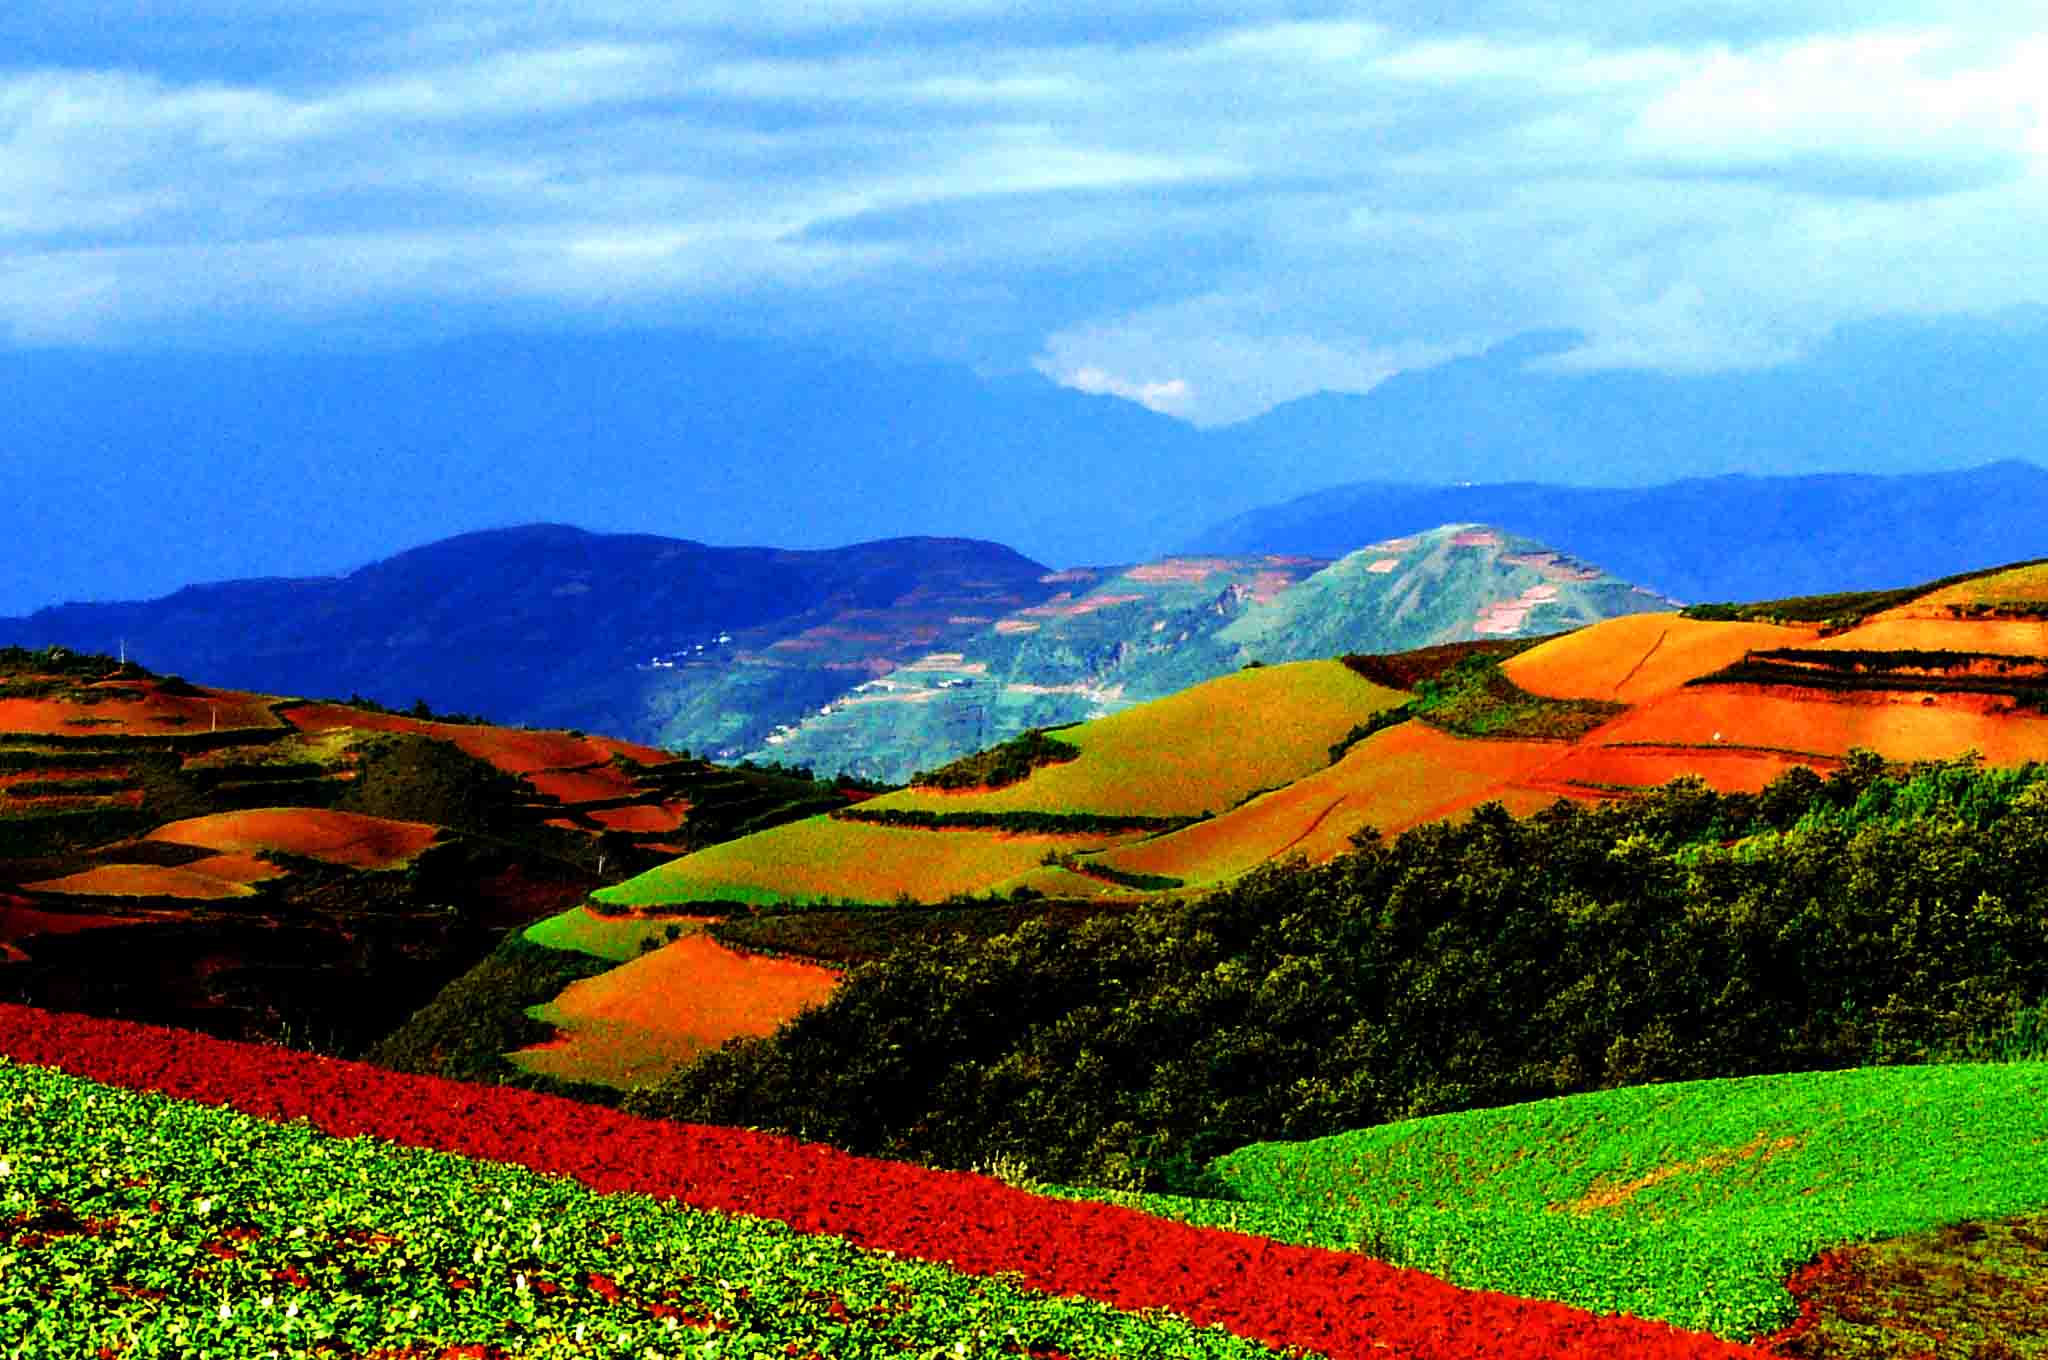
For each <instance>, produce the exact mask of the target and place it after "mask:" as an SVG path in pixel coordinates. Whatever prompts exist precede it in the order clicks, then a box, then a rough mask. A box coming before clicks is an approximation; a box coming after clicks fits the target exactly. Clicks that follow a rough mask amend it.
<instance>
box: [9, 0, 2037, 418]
mask: <svg viewBox="0 0 2048 1360" xmlns="http://www.w3.org/2000/svg"><path fill="white" fill-rule="evenodd" d="M250 11H251V6H249V5H247V4H246V3H244V2H243V0H126V3H121V4H104V3H93V2H92V0H13V3H11V4H9V5H8V6H6V7H5V9H4V11H0V347H4V346H15V347H50V346H78V347H118V348H138V347H140V348H147V347H150V346H160V345H166V344H175V345H188V346H190V345H198V346H214V345H223V344H226V345H236V346H253V347H257V348H270V347H277V348H294V347H296V348H304V347H309V346H324V345H333V344H337V343H339V344H362V343H372V344H393V343H396V344H405V343H409V342H412V341H415V340H421V339H428V338H433V337H437V336H446V335H451V334H461V333H468V332H477V331H491V330H495V329H506V328H518V329H533V328H540V329H548V328H566V329H589V328H592V327H596V328H629V327H644V326H685V327H693V328H702V329H709V330H713V331H721V332H726V333H731V334H738V335H748V336H757V337H761V336H765V337H792V338H801V339H803V340H806V341H816V342H822V343H824V344H827V345H830V346H836V347H839V348H842V349H845V350H849V351H853V352H858V353H863V354H869V355H876V356H882V357H899V358H906V359H933V358H936V359H940V360H944V361H947V362H953V363H959V364H964V365H970V366H973V367H975V368H977V369H979V370H981V371H984V372H988V373H1017V372H1028V371H1030V370H1031V369H1033V368H1036V369H1038V370H1039V371H1041V372H1043V373H1045V374H1046V375H1047V376H1049V377H1051V378H1053V379H1055V380H1056V381H1059V382H1062V383H1065V384H1067V385H1070V386H1074V387H1078V388H1082V389H1084V390H1089V391H1098V392H1108V393H1114V394H1118V395H1123V396H1127V397H1130V398H1132V399H1134V400H1139V401H1143V402H1145V403H1146V404H1148V405H1150V406H1152V407H1154V409H1157V410H1161V411H1165V412H1168V413H1171V414H1174V415H1177V416H1181V417H1183V418H1186V419H1189V420H1192V421H1195V422H1197V423H1203V424H1216V423H1223V422H1228V421H1233V420H1238V419H1242V418H1245V417H1247V416H1250V415H1253V414H1256V413H1257V412H1259V411H1261V410H1263V409H1265V408H1267V407H1269V406H1271V405H1272V404H1274V403H1276V402H1279V401H1283V400H1286V399H1289V398H1291V397H1295V396H1299V395H1302V394H1305V393H1308V392H1312V391H1316V390H1319V389H1335V390H1348V391H1363V390H1367V389H1369V388H1370V387H1371V386H1372V385H1373V384H1375V383H1376V382H1378V381H1380V380H1382V379H1383V378H1385V377H1386V376H1387V375H1389V374H1390V373H1393V372H1395V371H1398V370H1400V369H1402V368H1407V367H1415V366H1420V365H1427V364H1431V363H1434V362H1438V361H1440V360H1442V359H1444V358H1446V357H1450V356H1454V355H1460V354H1467V353H1472V352H1475V351H1476V350H1479V349H1481V348H1483V347H1485V346H1487V345H1489V344H1492V343H1496V342H1498V341H1500V340H1502V339H1504V338H1506V337H1508V336H1512V335H1515V334H1518V333H1521V332H1525V331H1529V330H1534V329H1542V328H1570V329H1574V330H1577V331H1579V332H1581V333H1582V334H1583V336H1584V340H1583V343H1582V344H1581V345H1580V346H1579V347H1578V348H1577V349H1575V350H1573V351H1572V352H1570V353H1568V354H1566V355H1564V356H1562V357H1560V358H1558V359H1556V360H1555V361H1554V362H1558V363H1561V364H1564V365H1567V366H1574V367H1582V368H1602V367H1648V368H1656V369H1660V370H1665V371H1676V372H1702V371H1714V370H1719V369H1727V368H1740V367H1745V366H1756V365H1765V364H1771V363H1778V362H1782V361H1784V360H1786V359H1788V358H1792V357H1795V356H1797V355H1799V354H1801V353H1803V352H1805V351H1806V350H1807V349H1808V348H1809V347H1810V346H1812V345H1814V344H1816V343H1817V342H1818V341H1819V340H1820V339H1821V338H1822V337H1825V336H1826V335H1827V334H1828V333H1829V331H1830V330H1831V329H1832V328H1834V327H1836V326H1837V325H1840V324H1842V323H1844V322H1853V321H1859V320H1867V319H1871V318H1880V317H1890V316H1906V315H1920V316H1925V315H1968V314H1977V313H1988V312H1992V311H1995V310H1997V309H2000V308H2003V307H2006V306H2009V305H2012V304H2016V303H2043V302H2048V123H2044V110H2048V93H2044V92H2048V33H2044V28H2048V26H2044V25H2043V24H2042V22H2041V11H2040V7H2039V5H2038V3H2037V0H2026V2H2025V3H1996V2H1995V0H1993V2H1986V3H1972V4H1970V5H1967V6H1959V5H1956V4H1954V3H1953V2H1952V0H1949V2H1948V3H1934V2H1933V0H1581V2H1580V3H1572V4H1565V3H1561V2H1559V0H1463V2H1462V3H1460V2H1459V0H1432V2H1430V3H1423V2H1421V0H1382V2H1381V3H1378V4H1374V5H1371V6H1359V5H1342V4H1300V3H1295V4H1282V3H1271V2H1270V0H1230V3H1228V4H1220V3H1211V2H1210V0H1170V2H1169V0H1157V2H1153V3H1147V2H1145V0H1138V2H1136V3H1118V2H1117V0H1102V2H1100V3H1096V4H1092V5H1089V6H1086V7H1080V6H1073V7H1060V8H1054V7H1049V6H1041V5H1019V4H995V3H984V2H982V0H930V2H929V3H908V2H903V0H897V2H894V3H885V2H884V0H805V2H804V3H784V2H783V0H747V2H746V3H740V2H739V0H690V3H688V4H684V5H677V4H674V3H658V4H657V3H636V2H635V0H577V2H576V3H536V2H535V0H522V2H521V3H500V2H499V0H436V3H433V4H405V3H395V2H389V3H378V2H377V0H294V3H292V4H290V5H278V6H275V7H274V13H273V15H272V16H270V17H252V16H251V13H250ZM679 14H687V16H688V17H686V18H679V17H677V16H678V15H679ZM1959 15H1963V16H1966V17H1958V16H1959Z"/></svg>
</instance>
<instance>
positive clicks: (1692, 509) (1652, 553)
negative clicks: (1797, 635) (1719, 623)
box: [1183, 460, 2048, 603]
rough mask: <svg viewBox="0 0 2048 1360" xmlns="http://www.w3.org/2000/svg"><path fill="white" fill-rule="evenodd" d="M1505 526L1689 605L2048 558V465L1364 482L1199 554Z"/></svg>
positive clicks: (1214, 539) (1204, 539) (1880, 584)
mask: <svg viewBox="0 0 2048 1360" xmlns="http://www.w3.org/2000/svg"><path fill="white" fill-rule="evenodd" d="M1455 520H1474V521H1479V522H1483V523H1488V524H1500V525H1505V526H1507V527H1508V528H1510V529H1513V530H1514V531H1515V532H1516V533H1521V534H1528V535H1530V536H1531V537H1534V538H1539V539H1542V540H1544V541H1545V542H1548V543H1557V544H1561V545H1563V546H1565V547H1567V548H1569V549H1570V551H1571V552H1573V553H1575V554H1577V555H1578V556H1580V557H1583V558H1585V559H1586V560H1587V561H1589V562H1597V563H1599V564H1600V565H1601V566H1602V567H1605V568H1607V569H1608V570H1609V571H1612V572H1614V573H1616V574H1617V575H1620V576H1623V577H1626V578H1627V579H1628V580H1630V581H1635V582H1639V583H1641V584H1643V585H1646V586H1650V587H1652V588H1654V589H1656V590H1658V591H1660V592H1662V593H1664V594H1667V595H1672V596H1675V597H1677V598H1679V599H1681V600H1684V601H1686V602H1688V603H1696V602H1700V601H1706V600H1756V599H1768V598H1773V597H1777V596H1785V595H1808V594H1820V593H1825V592H1829V591H1837V590H1867V589H1879V588H1884V587H1890V586H1899V585H1905V584H1908V583H1911V582H1915V581H1926V580H1932V579H1934V578H1935V577H1939V576H1945V575H1948V574H1950V573H1952V572H1957V571H1963V570H1967V569H1969V568H1970V567H1971V566H1973V565H1974V564H1978V563H1982V562H2012V561H2020V560H2023V559H2027V558H2034V557H2040V556H2043V555H2048V470H2043V469H2042V468H2041V467H2039V466H2037V465H2035V464H2033V463H2024V462H2019V461H2016V460H2008V461H2004V462H1998V463H1991V464H1987V465H1985V466H1983V467H1978V468H1971V469H1969V470H1967V471H1961V472H1935V473H1922V474H1918V475H1911V476H1889V477H1878V476H1855V475H1828V476H1810V477H1732V476H1731V477H1708V478H1697V479H1693V480H1688V481H1681V482H1673V483H1670V484H1668V485H1664V486H1652V487H1631V488H1622V487H1565V486H1544V485H1538V484H1535V483H1528V482H1524V483H1511V484H1505V485H1467V486H1402V485H1394V484H1390V483H1385V482H1358V483H1354V484H1352V485H1349V486H1339V487H1333V488H1331V489H1329V490H1326V491H1318V492H1314V493H1312V494H1310V495H1306V496H1302V497H1299V498H1298V499H1295V500H1292V501H1288V502H1285V503H1284V504H1280V505H1273V506H1268V507H1265V508H1263V509H1259V510H1254V511H1252V512H1250V513H1248V514H1244V515H1239V516H1237V517H1235V518H1233V519H1230V520H1227V521H1225V522H1223V523H1221V524H1218V525H1216V526H1214V527H1212V528H1210V529H1208V530H1206V531H1205V532H1203V533H1200V534H1197V535H1196V536H1194V537H1193V538H1191V539H1190V540H1188V542H1187V543H1186V544H1185V545H1183V546H1184V548H1185V549H1186V550H1187V551H1191V552H1212V553H1309V554H1322V555H1329V554H1334V553H1337V552H1341V551H1348V550H1349V548H1350V547H1351V546H1352V545H1356V544H1359V543H1363V542H1368V541H1370V540H1372V539H1376V538H1382V537H1385V536H1387V535H1390V534H1397V533H1405V532H1407V531H1408V530H1409V529H1411V528H1413V526H1415V525H1417V524H1439V523H1444V522H1446V521H1455Z"/></svg>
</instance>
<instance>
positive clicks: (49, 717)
mask: <svg viewBox="0 0 2048 1360" xmlns="http://www.w3.org/2000/svg"><path fill="white" fill-rule="evenodd" d="M95 689H98V690H99V692H100V693H102V694H105V695H107V696H109V697H105V698H102V699H100V700H99V701H98V702H96V703H80V702H78V701H76V700H73V699H64V698H53V699H18V698H17V699H0V732H16V733H24V734H32V735H36V736H79V735H91V734H102V735H115V736H124V737H135V736H142V737H161V736H173V735H176V734H178V733H181V732H208V731H212V730H215V729H216V728H217V729H219V730H221V731H241V730H244V729H251V728H255V729H275V728H277V727H279V726H282V724H281V723H280V722H279V721H278V719H277V715H276V714H274V713H272V712H271V711H270V705H271V703H272V702H273V701H272V700H270V699H266V698H263V697H262V696H260V695H255V694H242V693H239V692H237V691H234V690H200V691H198V692H197V693H194V694H165V693H163V692H161V691H160V690H158V689H157V688H156V687H155V686H154V684H152V683H150V682H147V681H130V680H122V681H119V682H116V683H114V684H110V685H108V686H105V687H96V686H92V685H86V686H82V687H81V692H82V693H85V694H92V693H93V692H94V691H95ZM138 690H139V691H142V694H141V697H139V698H127V697H120V696H122V695H125V694H129V693H132V692H134V691H138Z"/></svg>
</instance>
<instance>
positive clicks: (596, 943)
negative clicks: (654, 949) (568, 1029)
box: [524, 907, 699, 963]
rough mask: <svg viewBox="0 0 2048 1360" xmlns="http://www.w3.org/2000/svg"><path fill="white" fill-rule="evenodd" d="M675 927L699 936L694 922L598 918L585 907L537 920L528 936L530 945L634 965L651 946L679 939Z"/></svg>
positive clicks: (527, 932)
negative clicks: (672, 931) (673, 932)
mask: <svg viewBox="0 0 2048 1360" xmlns="http://www.w3.org/2000/svg"><path fill="white" fill-rule="evenodd" d="M671 925H674V926H676V928H677V934H681V933H685V932H687V933H689V934H695V933H696V932H697V930H698V929H699V926H698V924H697V923H696V922H694V921H690V922H680V923H678V922H673V921H667V920H662V919H658V918H657V919H650V918H648V917H645V916H598V915H593V914H592V913H590V912H588V911H585V910H584V909H583V908H582V907H571V908H569V910H567V911H564V912H558V913H556V914H555V915H553V916H549V917H546V918H544V919H542V920H539V921H535V922H534V923H533V924H532V925H530V926H528V927H527V928H526V930H525V931H524V935H525V938H526V940H527V942H528V943H530V944H537V945H541V946H542V947H544V948H547V949H560V950H572V951H574V952H576V953H579V954H588V955H590V956H591V957H593V958H599V959H607V960H609V961H611V962H613V963H631V962H632V961H633V960H634V959H637V958H639V957H640V955H641V954H643V953H645V952H646V950H647V948H648V947H649V946H650V945H660V944H664V943H666V942H667V941H668V940H670V939H673V938H675V936H674V935H671V934H670V933H669V927H670V926H671Z"/></svg>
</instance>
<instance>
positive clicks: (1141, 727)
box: [866, 661, 1407, 817]
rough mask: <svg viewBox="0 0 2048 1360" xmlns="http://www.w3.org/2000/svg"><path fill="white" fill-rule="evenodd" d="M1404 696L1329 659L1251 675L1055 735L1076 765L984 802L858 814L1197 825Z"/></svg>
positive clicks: (911, 796)
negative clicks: (1042, 816)
mask: <svg viewBox="0 0 2048 1360" xmlns="http://www.w3.org/2000/svg"><path fill="white" fill-rule="evenodd" d="M1406 697H1407V696H1406V695H1404V694H1401V693H1400V692H1398V691H1396V690H1390V689H1386V688H1384V687H1382V686H1379V685H1375V684H1373V683H1371V682H1370V681H1367V680H1365V679H1363V678H1362V677H1360V676H1358V675H1357V674H1355V673H1353V672H1352V671H1351V670H1349V669H1347V668H1346V667H1345V666H1344V665H1343V663H1341V662H1337V661H1302V662H1295V663H1292V664H1289V665H1284V666H1259V667H1253V668H1251V669H1248V670H1242V671H1237V672H1234V673H1232V674H1230V675H1225V676H1221V677H1219V678H1217V679H1215V680H1211V681H1208V682H1207V683H1205V684H1201V685H1197V686H1195V687H1194V688H1193V689H1189V690H1183V691H1181V692H1180V693H1178V694H1175V695H1171V696H1169V697H1167V698H1164V699H1159V700H1155V701H1154V702H1152V703H1148V704H1144V705H1141V706H1139V707H1137V708H1133V709H1127V710H1125V711H1124V712H1122V713H1115V714H1112V715H1110V716H1109V717H1107V718H1101V719H1098V720H1096V721H1094V722H1091V723H1085V724H1083V725H1082V726H1080V727H1075V728H1069V729H1066V730H1063V731H1061V732H1059V733H1057V734H1056V736H1057V737H1058V739H1059V740H1060V741H1063V742H1067V743H1069V744H1071V745H1073V746H1076V747H1079V748H1080V751H1081V756H1080V758H1079V759H1077V760H1071V761H1067V762H1064V763H1062V764H1057V765H1045V766H1041V767H1040V768H1038V769H1036V770H1034V771H1032V773H1031V775H1030V777H1029V778H1027V779H1024V780H1021V781H1019V782H1018V783H1015V784H1011V785H1009V786H1008V787H1005V788H1001V789H995V790H992V791H989V792H984V793H942V792H936V791H927V790H922V789H910V790H907V791H905V792H903V793H896V794H889V795H887V796H885V797H882V798H877V799H875V800H873V801H872V802H870V803H869V804H867V805H866V806H868V807H870V808H874V809H877V810H881V809H886V808H929V809H932V810H935V811H944V810H969V809H971V810H974V811H982V812H1097V813H1125V814H1131V815H1136V816H1163V817H1172V816H1184V817H1192V816H1200V815H1201V814H1202V813H1205V812H1222V811H1224V810H1225V809H1227V808H1229V807H1231V806H1232V805H1234V804H1235V803H1236V802H1237V801H1238V800H1239V799H1241V798H1243V797H1244V796H1245V795H1246V794H1248V793H1251V792H1252V791H1254V790H1256V789H1269V788H1276V787H1278V786H1280V785H1282V784H1286V783H1290V782H1292V781H1293V780H1296V779H1299V778H1301V777H1302V776H1303V775H1305V774H1308V773H1309V772H1310V771H1312V770H1317V769H1320V768H1322V767H1323V766H1324V765H1327V764H1328V763H1329V759H1330V745H1331V743H1333V742H1336V741H1339V740H1341V739H1342V738H1343V736H1344V734H1345V733H1347V732H1349V731H1350V730H1351V729H1352V727H1354V726H1355V725H1357V724H1358V723H1361V722H1364V721H1365V720H1366V719H1367V718H1368V717H1369V716H1371V715H1372V714H1373V713H1375V712H1378V711H1379V710H1380V709H1383V708H1392V707H1393V706H1395V705H1396V704H1399V703H1400V702H1402V700H1403V699H1405V698H1406Z"/></svg>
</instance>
